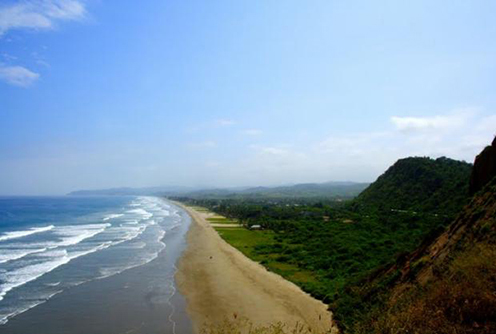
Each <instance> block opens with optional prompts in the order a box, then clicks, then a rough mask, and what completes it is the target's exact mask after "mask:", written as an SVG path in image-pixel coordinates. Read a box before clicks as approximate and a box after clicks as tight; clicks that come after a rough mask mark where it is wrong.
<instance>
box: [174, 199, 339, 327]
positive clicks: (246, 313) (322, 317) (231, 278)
mask: <svg viewBox="0 0 496 334" xmlns="http://www.w3.org/2000/svg"><path fill="white" fill-rule="evenodd" d="M176 204H178V203H176ZM178 205H179V204H178ZM182 207H183V208H184V209H185V210H186V211H188V213H189V214H190V216H191V217H192V223H191V228H190V230H189V232H188V236H187V238H188V248H187V249H186V251H185V252H184V254H183V256H182V258H181V260H180V261H179V265H178V272H177V274H176V281H177V285H178V288H179V290H180V291H181V293H182V294H183V295H184V296H185V297H186V300H187V303H188V306H187V309H188V313H189V314H190V316H191V318H192V320H193V322H194V325H195V330H196V331H197V332H198V331H199V329H200V328H201V327H202V326H203V325H204V324H206V323H213V324H217V323H220V322H222V321H223V320H224V319H226V318H230V319H232V318H233V316H234V314H236V315H237V316H239V317H246V318H248V319H250V321H252V322H253V323H254V324H255V325H268V324H272V323H276V322H278V321H281V322H283V323H286V324H288V325H289V326H293V325H294V324H296V323H297V322H298V323H300V324H306V325H308V326H310V327H312V328H313V329H314V332H315V331H317V332H319V333H324V332H326V331H329V330H330V329H331V328H332V327H331V314H330V312H328V311H327V306H326V305H325V304H323V303H322V302H320V301H318V300H316V299H314V298H312V297H310V295H308V294H306V293H304V292H303V291H302V290H301V289H299V288H298V287H297V286H296V285H294V284H293V283H291V282H289V281H286V280H285V279H283V278H282V277H280V276H279V275H276V274H274V273H271V272H268V271H267V270H266V269H265V268H264V267H263V266H261V265H260V264H258V263H256V262H253V261H251V260H250V259H248V258H247V257H245V256H244V255H243V254H242V253H241V252H239V251H238V250H236V249H235V248H233V247H231V246H230V245H229V244H227V243H226V242H225V241H224V240H222V238H221V237H220V236H219V235H218V234H217V232H216V231H215V230H214V229H213V228H212V226H210V223H208V222H207V221H206V220H205V217H208V214H205V213H199V212H197V211H195V210H193V209H190V208H187V207H184V206H182ZM332 332H333V333H336V332H337V331H336V329H335V328H332Z"/></svg>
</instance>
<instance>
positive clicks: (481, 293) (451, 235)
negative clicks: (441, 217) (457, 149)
mask: <svg viewBox="0 0 496 334" xmlns="http://www.w3.org/2000/svg"><path fill="white" fill-rule="evenodd" d="M484 152H485V153H484ZM491 152H492V153H491ZM483 153H484V154H480V155H479V156H478V157H477V159H476V162H475V165H477V166H479V167H480V168H477V169H474V171H473V172H472V176H471V178H472V179H474V178H478V179H481V178H480V176H481V175H477V174H480V173H481V171H483V172H484V177H485V180H486V181H485V183H482V184H480V185H479V186H480V188H479V191H478V192H477V193H476V194H475V196H474V197H473V198H472V199H471V200H470V202H469V204H468V205H467V206H465V207H464V208H463V210H462V211H461V212H460V213H459V214H458V216H457V218H456V219H455V220H454V221H453V223H452V224H451V225H450V226H449V227H448V228H447V229H446V231H445V232H444V233H442V234H441V235H440V236H438V237H437V238H435V239H434V240H430V241H429V240H425V242H424V243H423V244H422V246H420V247H419V248H418V249H417V250H416V251H414V252H412V253H410V254H408V255H405V256H403V257H400V258H398V260H397V262H396V264H394V265H392V266H388V267H383V268H379V269H378V270H376V271H375V272H374V273H373V274H372V275H369V276H368V277H367V278H366V279H363V280H361V281H358V282H356V283H355V284H354V285H352V286H349V289H348V293H349V295H348V296H346V299H348V301H347V302H343V300H341V301H340V303H341V305H340V303H338V304H337V305H335V307H337V308H338V309H339V308H340V307H343V306H347V305H349V304H350V300H354V301H357V302H359V304H356V305H357V308H355V309H353V310H351V311H350V316H351V318H353V319H354V321H353V322H352V323H351V322H348V323H346V322H345V323H344V326H343V328H345V332H349V333H427V334H428V333H484V334H485V333H496V262H495V261H494V259H495V258H496V170H492V172H489V173H486V172H487V171H488V170H490V169H488V166H485V164H487V163H491V161H494V160H495V158H496V150H495V151H490V150H488V149H487V148H486V149H485V150H484V151H483ZM491 180H492V181H491ZM488 182H489V183H488ZM341 313H342V312H341Z"/></svg>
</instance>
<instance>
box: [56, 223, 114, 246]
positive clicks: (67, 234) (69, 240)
mask: <svg viewBox="0 0 496 334" xmlns="http://www.w3.org/2000/svg"><path fill="white" fill-rule="evenodd" d="M109 226H111V225H110V224H108V223H107V224H86V225H71V226H58V227H57V230H56V231H55V233H56V234H57V235H58V236H59V237H62V241H61V242H59V243H57V244H56V245H57V246H72V245H77V244H78V243H80V242H81V241H83V240H85V239H88V238H91V237H94V236H95V235H97V234H99V233H102V232H103V231H105V229H106V228H107V227H109Z"/></svg>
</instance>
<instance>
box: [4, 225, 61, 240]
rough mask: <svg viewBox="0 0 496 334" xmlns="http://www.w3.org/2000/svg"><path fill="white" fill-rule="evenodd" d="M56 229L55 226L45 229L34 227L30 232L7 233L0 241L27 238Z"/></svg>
mask: <svg viewBox="0 0 496 334" xmlns="http://www.w3.org/2000/svg"><path fill="white" fill-rule="evenodd" d="M54 227H55V226H53V225H50V226H44V227H33V228H30V229H29V230H24V231H12V232H6V233H4V234H3V235H0V241H5V240H11V239H17V238H22V237H26V236H28V235H31V234H36V233H42V232H46V231H50V230H51V229H53V228H54Z"/></svg>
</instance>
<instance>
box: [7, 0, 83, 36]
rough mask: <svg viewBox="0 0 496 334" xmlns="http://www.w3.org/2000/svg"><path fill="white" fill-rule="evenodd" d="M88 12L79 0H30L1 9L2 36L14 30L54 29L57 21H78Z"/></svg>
mask: <svg viewBox="0 0 496 334" xmlns="http://www.w3.org/2000/svg"><path fill="white" fill-rule="evenodd" d="M85 13H86V11H85V7H84V5H83V3H81V1H77V0H29V1H21V2H18V3H15V4H11V5H4V6H1V7H0V36H1V35H3V34H5V33H6V32H8V31H9V30H13V29H35V30H40V29H53V27H54V25H55V22H56V21H69V20H78V19H81V18H83V17H84V15H85Z"/></svg>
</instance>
